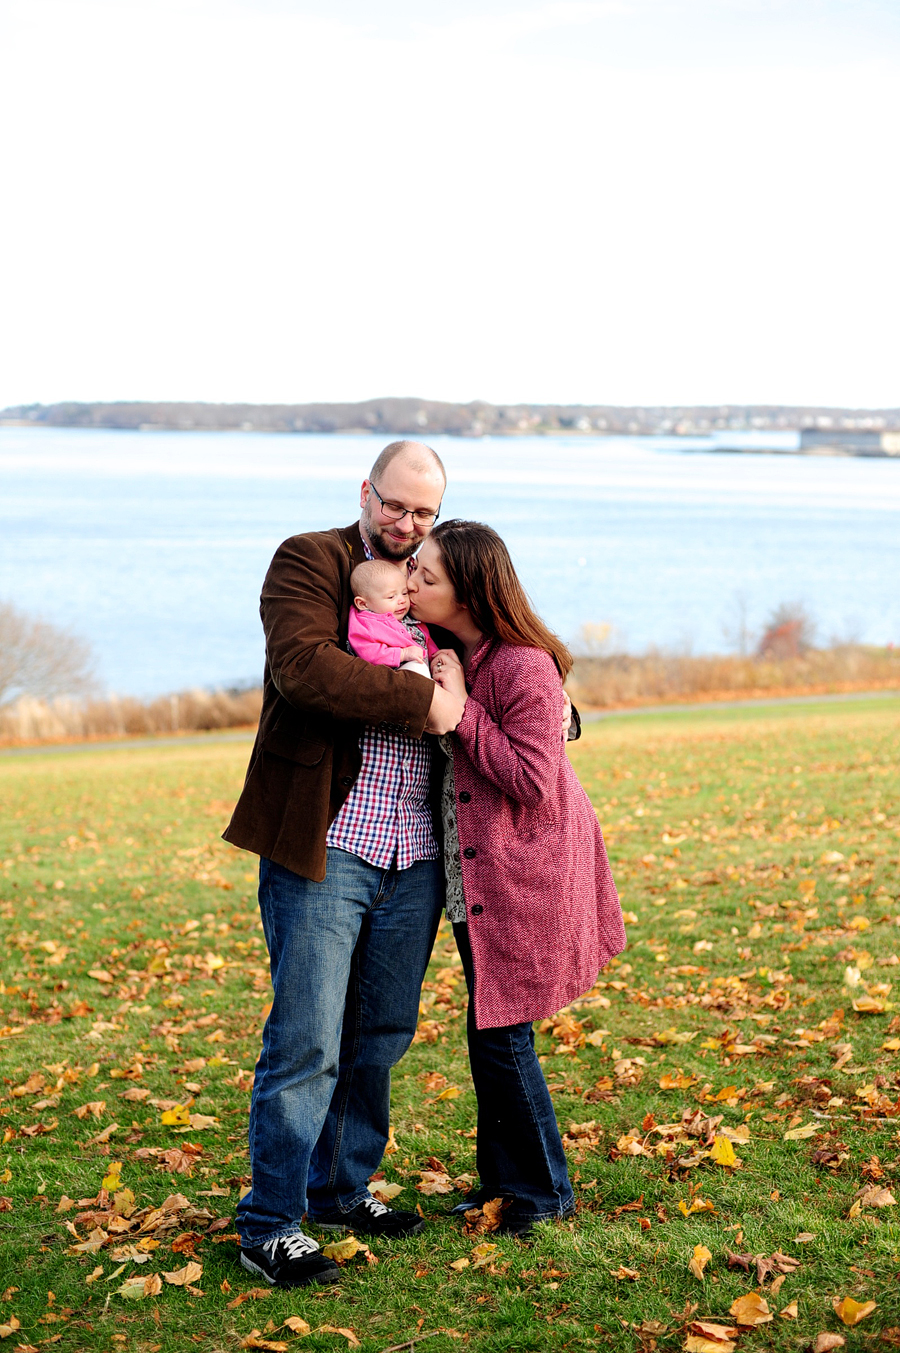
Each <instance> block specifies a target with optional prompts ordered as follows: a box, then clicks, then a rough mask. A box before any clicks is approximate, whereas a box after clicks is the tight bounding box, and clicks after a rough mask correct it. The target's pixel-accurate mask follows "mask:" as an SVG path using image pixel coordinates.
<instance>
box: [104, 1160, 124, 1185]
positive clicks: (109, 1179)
mask: <svg viewBox="0 0 900 1353" xmlns="http://www.w3.org/2000/svg"><path fill="white" fill-rule="evenodd" d="M121 1174H122V1162H121V1161H120V1160H113V1161H110V1164H109V1172H108V1173H107V1174H105V1175H104V1176H103V1181H102V1184H101V1188H104V1189H107V1190H108V1191H109V1192H110V1193H113V1192H114V1191H115V1190H116V1189H117V1188H118V1187H119V1184H120V1183H121V1179H120V1176H121Z"/></svg>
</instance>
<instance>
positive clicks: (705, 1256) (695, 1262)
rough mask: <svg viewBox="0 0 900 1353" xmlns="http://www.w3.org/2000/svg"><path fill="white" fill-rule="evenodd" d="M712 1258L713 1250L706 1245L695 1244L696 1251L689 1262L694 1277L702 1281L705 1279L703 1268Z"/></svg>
mask: <svg viewBox="0 0 900 1353" xmlns="http://www.w3.org/2000/svg"><path fill="white" fill-rule="evenodd" d="M710 1259H712V1251H711V1250H708V1249H707V1248H706V1246H705V1245H695V1246H694V1253H693V1256H692V1257H691V1259H690V1260H689V1262H688V1268H689V1269H690V1271H691V1273H693V1275H694V1277H695V1278H699V1279H700V1281H701V1282H702V1281H703V1270H704V1269H705V1268H706V1265H707V1264H708V1263H709V1261H710Z"/></svg>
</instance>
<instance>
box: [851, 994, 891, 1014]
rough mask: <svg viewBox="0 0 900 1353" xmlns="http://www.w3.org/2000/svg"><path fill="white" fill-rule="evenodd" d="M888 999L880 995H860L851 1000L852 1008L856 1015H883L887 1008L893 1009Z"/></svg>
mask: <svg viewBox="0 0 900 1353" xmlns="http://www.w3.org/2000/svg"><path fill="white" fill-rule="evenodd" d="M893 1008H894V1007H893V1005H892V1003H891V1002H889V1001H885V1000H884V999H883V998H882V997H881V996H860V997H859V998H858V999H857V1000H855V1001H854V1002H853V1009H854V1010H855V1011H856V1013H857V1014H858V1015H883V1014H884V1012H885V1011H886V1010H888V1009H893Z"/></svg>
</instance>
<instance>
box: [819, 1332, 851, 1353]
mask: <svg viewBox="0 0 900 1353" xmlns="http://www.w3.org/2000/svg"><path fill="white" fill-rule="evenodd" d="M846 1342H847V1340H846V1339H845V1338H844V1336H843V1335H842V1334H831V1333H830V1331H828V1330H826V1331H824V1332H823V1333H822V1334H817V1335H816V1337H815V1339H814V1340H813V1346H812V1353H830V1350H831V1349H832V1348H843V1347H844V1344H845V1343H846Z"/></svg>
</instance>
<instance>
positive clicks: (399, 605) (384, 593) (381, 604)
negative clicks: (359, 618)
mask: <svg viewBox="0 0 900 1353" xmlns="http://www.w3.org/2000/svg"><path fill="white" fill-rule="evenodd" d="M365 603H366V609H367V610H369V611H374V613H375V615H395V616H396V617H397V619H398V620H402V619H403V617H404V616H405V615H406V612H407V611H408V610H409V592H408V591H407V590H406V579H405V578H404V577H403V576H402V574H401V573H400V572H399V570H398V573H397V581H396V582H393V581H389V582H383V583H381V584H380V585H379V586H378V587H376V588H373V590H372V591H371V592H370V594H369V595H368V596H367V597H366V598H365Z"/></svg>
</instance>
